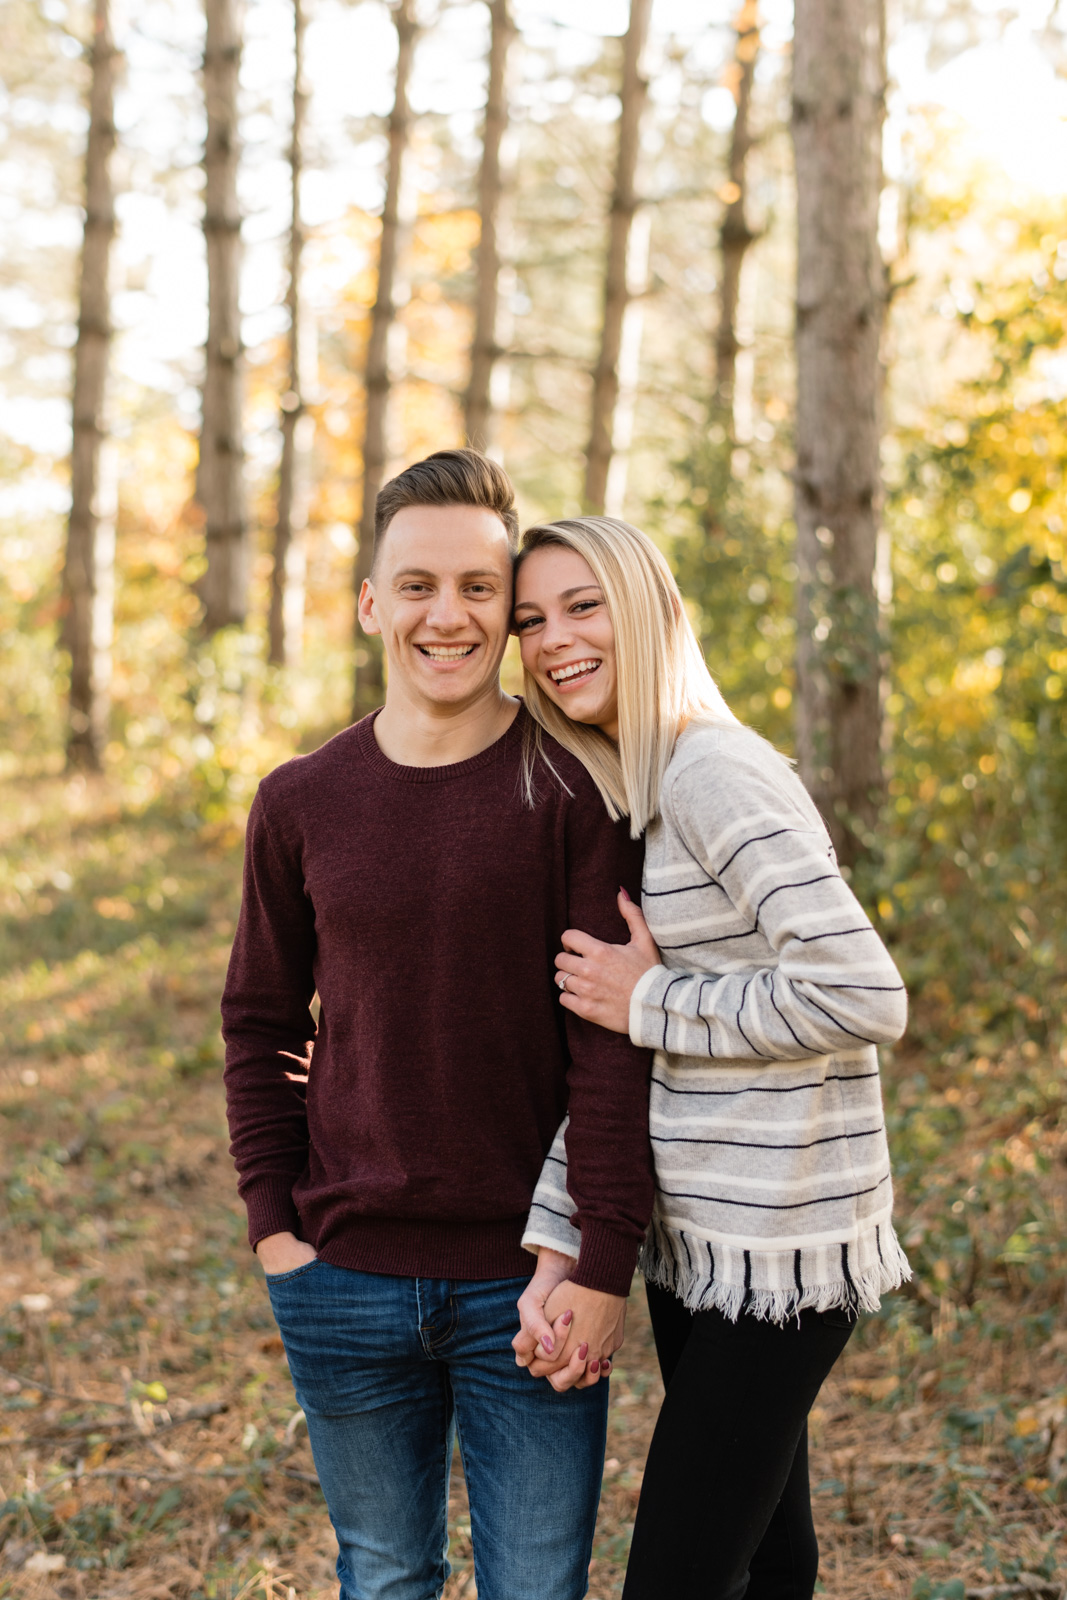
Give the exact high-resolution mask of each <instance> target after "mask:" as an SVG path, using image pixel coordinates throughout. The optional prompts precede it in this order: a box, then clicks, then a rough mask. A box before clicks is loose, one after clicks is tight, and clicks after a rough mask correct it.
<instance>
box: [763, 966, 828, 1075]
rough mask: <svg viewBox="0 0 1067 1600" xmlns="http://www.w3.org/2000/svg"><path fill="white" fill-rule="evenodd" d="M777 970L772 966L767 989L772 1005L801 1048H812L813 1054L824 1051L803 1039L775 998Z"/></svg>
mask: <svg viewBox="0 0 1067 1600" xmlns="http://www.w3.org/2000/svg"><path fill="white" fill-rule="evenodd" d="M776 971H777V968H774V967H772V968H771V981H770V985H769V987H768V990H767V995H768V998H769V1000H770V1002H771V1005H772V1006H773V1007H774V1009H775V1010H776V1011H777V1013H778V1015H779V1016H780V1017H781V1019H782V1021H783V1022H784V1023H785V1025H786V1027H787V1028H788V1029H789V1031H790V1033H791V1034H792V1035H793V1038H794V1039H795V1040H796V1042H797V1044H798V1045H799V1046H800V1048H801V1049H802V1050H810V1051H811V1053H812V1055H813V1056H817V1055H820V1054H821V1053H822V1052H821V1051H819V1050H817V1049H816V1048H815V1046H814V1045H812V1044H808V1042H807V1040H806V1039H802V1038H801V1037H800V1035H799V1033H798V1032H797V1030H796V1029H795V1028H794V1026H793V1024H792V1023H791V1022H790V1020H789V1018H788V1017H787V1016H786V1014H785V1012H784V1011H783V1010H782V1008H781V1006H780V1005H779V1004H778V1002H777V1000H776V999H775V998H774V976H775V972H776Z"/></svg>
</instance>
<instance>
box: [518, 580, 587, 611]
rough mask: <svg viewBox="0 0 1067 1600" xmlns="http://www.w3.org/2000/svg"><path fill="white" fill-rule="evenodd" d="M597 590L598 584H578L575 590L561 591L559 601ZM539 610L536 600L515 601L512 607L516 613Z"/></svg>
mask: <svg viewBox="0 0 1067 1600" xmlns="http://www.w3.org/2000/svg"><path fill="white" fill-rule="evenodd" d="M599 588H600V585H599V583H580V584H578V586H577V588H574V589H564V590H562V591H561V593H560V599H561V600H569V599H570V598H571V596H572V595H575V594H581V593H582V591H583V590H584V589H599ZM540 609H541V607H540V606H539V605H538V604H537V601H536V600H517V601H516V602H515V606H514V610H516V611H540Z"/></svg>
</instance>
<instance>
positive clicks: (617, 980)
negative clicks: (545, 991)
mask: <svg viewBox="0 0 1067 1600" xmlns="http://www.w3.org/2000/svg"><path fill="white" fill-rule="evenodd" d="M619 910H620V911H621V912H622V914H623V916H624V917H625V919H626V925H627V927H628V928H629V930H630V942H629V944H605V943H604V941H603V940H602V939H594V938H593V936H592V934H590V933H579V932H578V931H577V930H576V929H574V928H568V929H567V931H566V933H565V934H564V935H563V950H562V951H561V952H560V954H559V955H558V956H557V957H556V968H557V971H558V972H559V973H566V975H567V987H566V988H565V989H563V990H561V992H560V997H559V998H560V1004H561V1005H563V1006H565V1007H566V1008H567V1010H568V1011H573V1012H574V1014H575V1015H576V1016H579V1017H582V1018H583V1019H584V1021H586V1022H596V1023H599V1025H600V1026H601V1027H602V1028H610V1029H611V1030H612V1032H613V1033H629V1031H630V996H631V995H632V994H633V992H634V989H635V988H636V986H637V980H638V979H639V978H641V977H643V976H644V974H645V973H646V972H648V971H649V969H650V968H652V967H658V966H659V965H660V953H659V950H658V949H657V948H656V941H655V940H654V939H653V937H652V935H651V934H650V933H649V931H648V924H647V922H646V921H645V919H644V917H643V916H642V914H641V909H640V907H639V906H635V905H634V903H633V901H632V900H631V899H630V896H629V895H628V894H627V893H626V890H625V889H620V890H619ZM556 981H557V983H558V982H559V981H560V980H559V978H558V977H557V980H556Z"/></svg>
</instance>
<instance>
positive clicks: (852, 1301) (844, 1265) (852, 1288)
mask: <svg viewBox="0 0 1067 1600" xmlns="http://www.w3.org/2000/svg"><path fill="white" fill-rule="evenodd" d="M841 1273H842V1276H843V1277H844V1280H845V1282H846V1283H847V1284H848V1303H849V1305H850V1306H851V1307H852V1309H853V1311H855V1309H856V1307H857V1306H858V1305H859V1303H860V1297H859V1295H858V1294H857V1293H856V1285H855V1284H854V1283H853V1282H852V1274H851V1272H850V1271H849V1270H848V1245H847V1244H843V1245H842V1246H841Z"/></svg>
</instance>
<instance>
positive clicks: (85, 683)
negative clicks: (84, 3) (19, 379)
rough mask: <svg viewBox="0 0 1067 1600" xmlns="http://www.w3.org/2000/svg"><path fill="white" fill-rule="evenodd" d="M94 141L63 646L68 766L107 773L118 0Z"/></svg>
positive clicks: (95, 57)
mask: <svg viewBox="0 0 1067 1600" xmlns="http://www.w3.org/2000/svg"><path fill="white" fill-rule="evenodd" d="M89 60H90V68H91V78H90V87H89V137H88V143H87V147H86V155H85V231H84V236H83V242H82V257H81V274H80V285H79V295H78V299H79V305H78V337H77V342H76V344H75V347H74V393H73V405H72V413H73V416H72V421H73V434H74V438H73V447H72V452H71V500H70V520H69V523H68V527H67V549H66V561H65V565H64V573H63V583H64V591H65V595H64V598H65V616H64V623H63V642H64V643H65V645H66V646H67V648H68V649H69V651H70V703H69V721H68V732H67V762H68V764H69V765H70V766H71V767H79V768H83V769H86V770H89V771H98V770H99V768H100V765H101V758H102V756H103V751H104V746H105V744H106V743H107V726H108V714H109V710H110V693H109V691H110V683H111V638H112V626H113V622H112V619H113V598H114V563H115V511H114V491H113V482H112V483H109V482H107V481H104V480H106V476H107V475H106V474H104V475H103V478H102V473H101V456H102V451H103V443H104V437H105V428H106V422H105V414H104V406H105V399H106V391H107V372H108V354H109V350H110V344H111V300H110V285H109V263H110V255H111V241H112V239H113V238H114V236H115V197H114V190H113V187H112V178H111V159H112V155H113V152H114V149H115V119H114V106H115V78H116V74H117V60H118V52H117V51H116V49H115V44H114V40H113V38H112V34H111V17H110V0H95V3H94V6H93V39H92V45H91V48H90V52H89Z"/></svg>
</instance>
